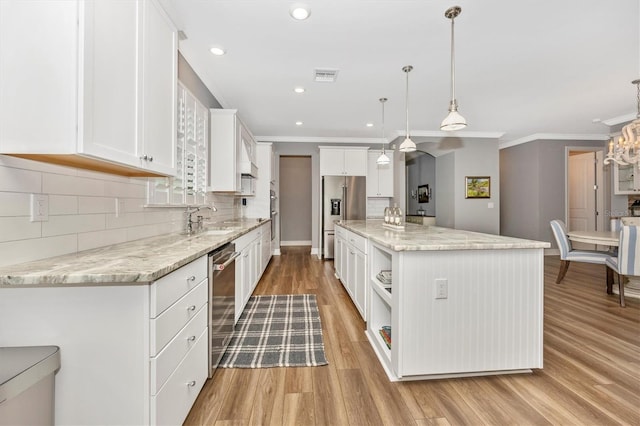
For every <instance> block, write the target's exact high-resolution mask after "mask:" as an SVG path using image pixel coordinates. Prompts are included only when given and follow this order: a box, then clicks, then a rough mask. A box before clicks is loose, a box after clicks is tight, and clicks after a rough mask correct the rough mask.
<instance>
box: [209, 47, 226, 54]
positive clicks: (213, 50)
mask: <svg viewBox="0 0 640 426" xmlns="http://www.w3.org/2000/svg"><path fill="white" fill-rule="evenodd" d="M210 51H211V53H213V54H214V55H216V56H222V55H224V54H225V53H227V51H226V50H224V49H223V48H222V47H218V46H214V47H212V48H211V49H210Z"/></svg>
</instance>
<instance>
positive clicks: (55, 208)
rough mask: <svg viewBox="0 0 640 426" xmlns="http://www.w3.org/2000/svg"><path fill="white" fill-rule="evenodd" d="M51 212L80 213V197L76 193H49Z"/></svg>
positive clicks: (59, 213)
mask: <svg viewBox="0 0 640 426" xmlns="http://www.w3.org/2000/svg"><path fill="white" fill-rule="evenodd" d="M49 214H50V215H61V214H78V197H76V196H75V195H53V194H50V195H49Z"/></svg>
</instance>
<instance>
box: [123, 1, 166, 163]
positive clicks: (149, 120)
mask: <svg viewBox="0 0 640 426" xmlns="http://www.w3.org/2000/svg"><path fill="white" fill-rule="evenodd" d="M143 5H144V13H143V23H142V28H143V30H144V34H143V37H142V79H141V82H142V91H143V94H142V100H143V103H142V106H143V108H142V125H143V131H142V144H141V148H139V151H138V152H139V155H140V154H141V155H140V156H141V157H142V158H143V159H144V158H145V156H147V161H148V162H147V163H146V165H145V167H146V168H148V169H151V170H154V171H157V172H158V173H162V174H167V175H173V174H174V172H175V162H176V149H175V146H176V83H177V81H178V37H177V31H176V29H175V27H174V25H173V23H172V22H171V21H170V20H169V18H168V16H167V15H166V14H165V12H164V10H162V8H161V7H160V5H159V4H158V3H156V1H155V0H146V1H144V2H143ZM112 31H113V29H112Z"/></svg>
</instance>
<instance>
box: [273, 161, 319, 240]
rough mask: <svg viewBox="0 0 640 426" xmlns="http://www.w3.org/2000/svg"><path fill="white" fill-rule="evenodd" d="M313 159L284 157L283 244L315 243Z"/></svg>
mask: <svg viewBox="0 0 640 426" xmlns="http://www.w3.org/2000/svg"><path fill="white" fill-rule="evenodd" d="M312 192H313V191H312V182H311V156H304V157H303V156H280V227H281V229H280V244H281V245H282V244H283V243H285V244H286V243H287V242H288V241H297V242H300V241H309V242H311V235H312V229H311V222H312V220H311V216H312V214H311V212H312V210H311V204H312V202H311V201H312V200H311V198H312V197H311V194H312Z"/></svg>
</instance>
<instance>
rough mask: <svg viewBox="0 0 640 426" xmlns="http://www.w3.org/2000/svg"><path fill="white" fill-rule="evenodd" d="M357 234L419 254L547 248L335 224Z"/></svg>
mask: <svg viewBox="0 0 640 426" xmlns="http://www.w3.org/2000/svg"><path fill="white" fill-rule="evenodd" d="M336 225H338V226H342V227H344V228H346V229H348V230H350V231H352V232H355V233H356V234H359V235H362V236H363V237H366V238H369V239H370V240H371V241H373V242H375V243H378V244H380V245H381V246H383V247H387V248H389V249H391V250H394V251H420V250H488V249H493V250H495V249H518V248H525V249H533V248H549V247H551V244H550V243H547V242H544V241H534V240H525V239H521V238H513V237H504V236H501V235H493V234H483V233H480V232H471V231H463V230H459V229H451V228H442V227H439V226H424V225H415V224H412V223H407V224H406V225H405V229H404V230H402V231H397V230H393V229H389V228H386V227H384V226H383V222H382V221H381V220H366V221H365V220H346V221H341V222H336Z"/></svg>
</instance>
